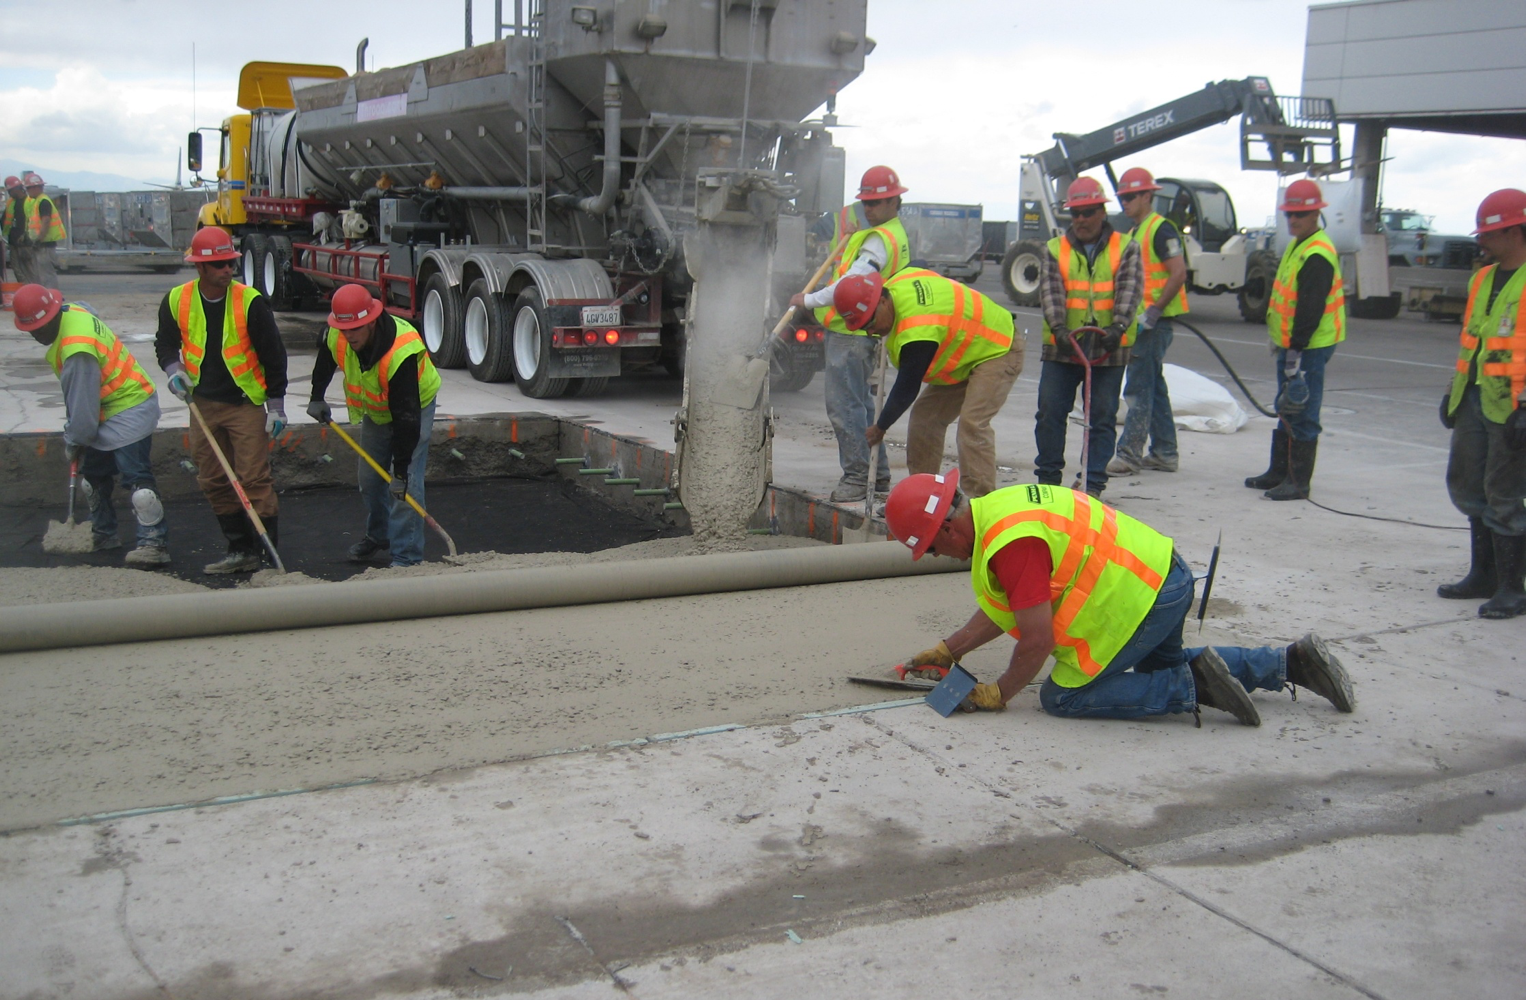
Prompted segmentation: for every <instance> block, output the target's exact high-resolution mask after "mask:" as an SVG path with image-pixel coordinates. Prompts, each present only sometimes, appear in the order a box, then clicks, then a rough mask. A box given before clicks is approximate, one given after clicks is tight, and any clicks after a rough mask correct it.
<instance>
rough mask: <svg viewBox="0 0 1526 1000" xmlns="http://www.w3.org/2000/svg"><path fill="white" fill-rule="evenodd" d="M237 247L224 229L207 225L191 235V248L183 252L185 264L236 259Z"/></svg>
mask: <svg viewBox="0 0 1526 1000" xmlns="http://www.w3.org/2000/svg"><path fill="white" fill-rule="evenodd" d="M238 257H239V253H238V248H237V247H235V246H234V245H233V237H231V236H229V235H228V231H227V230H226V229H221V228H219V227H217V226H207V227H206V228H205V229H198V230H197V231H196V235H195V236H192V237H191V248H190V249H189V250H187V251H186V252H185V262H186V263H187V264H210V263H212V262H213V261H218V260H238Z"/></svg>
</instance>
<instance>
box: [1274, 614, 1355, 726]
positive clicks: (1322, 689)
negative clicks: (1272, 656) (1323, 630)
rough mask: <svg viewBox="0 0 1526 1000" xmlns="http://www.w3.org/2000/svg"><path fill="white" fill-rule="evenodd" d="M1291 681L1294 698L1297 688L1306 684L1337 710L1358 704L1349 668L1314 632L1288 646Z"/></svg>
mask: <svg viewBox="0 0 1526 1000" xmlns="http://www.w3.org/2000/svg"><path fill="white" fill-rule="evenodd" d="M1288 684H1289V685H1290V686H1292V688H1293V699H1294V700H1295V701H1296V700H1297V699H1298V688H1301V687H1306V688H1308V689H1309V690H1310V691H1313V692H1314V693H1315V694H1317V695H1319V696H1320V697H1321V698H1323V699H1325V700H1326V701H1328V702H1329V703H1330V704H1332V705H1334V706H1335V707H1336V710H1337V711H1341V712H1350V711H1352V710H1353V709H1355V708H1356V698H1355V697H1354V696H1353V695H1352V693H1351V678H1350V677H1348V676H1346V668H1345V667H1343V666H1341V661H1340V660H1337V659H1336V658H1335V655H1334V654H1333V653H1331V652H1330V650H1329V649H1327V648H1326V647H1325V640H1323V639H1321V638H1320V637H1319V636H1317V635H1315V634H1314V633H1313V632H1310V633H1309V634H1308V635H1306V636H1304V637H1303V638H1302V639H1299V640H1298V641H1297V642H1295V643H1293V645H1291V646H1289V647H1288Z"/></svg>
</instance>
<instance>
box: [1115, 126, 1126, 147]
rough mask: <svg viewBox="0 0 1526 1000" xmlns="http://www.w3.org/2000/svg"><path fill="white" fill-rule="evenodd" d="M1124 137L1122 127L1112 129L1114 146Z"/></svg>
mask: <svg viewBox="0 0 1526 1000" xmlns="http://www.w3.org/2000/svg"><path fill="white" fill-rule="evenodd" d="M1125 138H1126V136H1125V135H1124V132H1123V129H1121V128H1115V129H1113V145H1115V146H1116V145H1118V144H1119V143H1120V142H1122V141H1123V140H1124V139H1125Z"/></svg>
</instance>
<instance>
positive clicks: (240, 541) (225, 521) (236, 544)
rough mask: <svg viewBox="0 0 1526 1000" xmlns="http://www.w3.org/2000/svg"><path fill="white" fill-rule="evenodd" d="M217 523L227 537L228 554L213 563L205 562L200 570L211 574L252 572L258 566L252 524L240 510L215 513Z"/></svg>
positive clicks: (256, 545)
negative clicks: (237, 511)
mask: <svg viewBox="0 0 1526 1000" xmlns="http://www.w3.org/2000/svg"><path fill="white" fill-rule="evenodd" d="M217 525H218V527H220V528H222V529H223V536H224V537H225V538H227V539H228V554H227V555H225V556H223V557H222V558H221V559H219V560H217V562H214V563H207V565H205V566H203V567H202V569H201V571H202V572H203V573H208V574H211V575H212V576H225V575H227V574H229V573H253V572H254V571H255V570H257V569H259V568H260V554H259V552H258V551H257V549H258V546H259V544H260V543H259V541H258V539H256V537H255V534H254V526H253V525H252V524H250V523H249V518H248V517H246V516H245V515H244V514H243V513H242V512H240V513H238V514H219V515H217Z"/></svg>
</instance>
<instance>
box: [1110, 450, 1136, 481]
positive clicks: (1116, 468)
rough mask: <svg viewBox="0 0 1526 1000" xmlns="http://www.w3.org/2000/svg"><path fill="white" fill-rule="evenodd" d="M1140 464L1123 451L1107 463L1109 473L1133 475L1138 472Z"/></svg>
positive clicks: (1111, 474)
mask: <svg viewBox="0 0 1526 1000" xmlns="http://www.w3.org/2000/svg"><path fill="white" fill-rule="evenodd" d="M1139 469H1140V464H1139V463H1138V462H1136V461H1134V460H1133V459H1132V458H1130V457H1128V456H1127V455H1125V454H1124V453H1123V452H1121V451H1120V452H1118V453H1117V454H1116V455H1114V456H1113V460H1112V461H1111V462H1109V463H1107V474H1108V475H1110V476H1132V475H1133V474H1134V473H1136V472H1138V471H1139Z"/></svg>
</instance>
